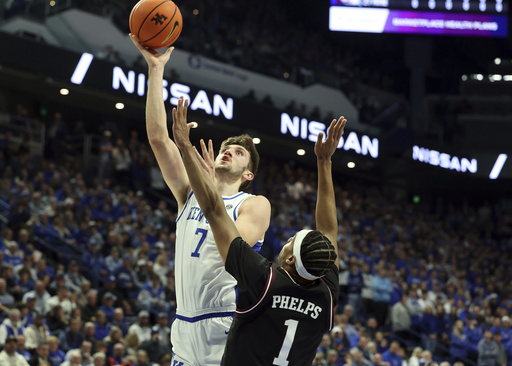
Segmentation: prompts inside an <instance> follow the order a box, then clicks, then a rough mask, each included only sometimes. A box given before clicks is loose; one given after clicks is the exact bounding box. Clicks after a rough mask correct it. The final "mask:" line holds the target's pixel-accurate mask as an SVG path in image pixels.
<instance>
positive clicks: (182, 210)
mask: <svg viewBox="0 0 512 366" xmlns="http://www.w3.org/2000/svg"><path fill="white" fill-rule="evenodd" d="M193 194H194V191H192V190H191V191H190V194H189V195H188V198H187V200H186V201H185V205H184V206H183V208H182V209H181V212H180V214H179V216H178V218H177V219H176V223H178V221H179V219H180V218H181V215H183V212H185V209H186V208H187V206H188V203H189V202H190V198H191V197H192V195H193Z"/></svg>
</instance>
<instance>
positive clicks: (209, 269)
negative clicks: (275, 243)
mask: <svg viewBox="0 0 512 366" xmlns="http://www.w3.org/2000/svg"><path fill="white" fill-rule="evenodd" d="M251 196H253V195H251V194H248V193H244V192H239V193H237V194H236V195H234V196H230V197H226V196H223V197H222V198H223V200H224V205H225V206H226V211H227V212H228V215H229V216H230V217H231V218H232V219H233V221H236V219H237V217H238V210H239V209H240V206H241V205H242V203H243V202H244V201H245V200H246V199H247V198H249V197H251ZM262 242H263V239H262V240H261V241H260V242H258V243H257V244H256V245H255V246H254V249H255V250H257V251H258V250H259V249H260V248H261V245H262ZM175 280H176V304H177V309H176V314H177V317H178V318H181V319H183V320H186V321H196V320H201V319H204V318H209V317H210V316H211V315H214V314H215V315H217V314H218V315H220V314H221V313H234V312H235V309H236V306H235V302H236V280H235V279H234V278H233V276H231V275H230V274H229V273H228V272H226V270H225V268H224V262H223V261H222V258H221V256H220V254H219V251H218V249H217V246H216V245H215V241H214V238H213V232H212V230H211V228H210V224H209V223H208V221H207V220H206V218H205V217H204V215H203V212H202V211H201V209H200V207H199V204H198V202H197V199H196V196H195V195H194V192H190V195H189V196H188V198H187V201H186V203H185V206H184V208H183V210H182V211H181V212H180V214H179V216H178V219H177V220H176V256H175Z"/></svg>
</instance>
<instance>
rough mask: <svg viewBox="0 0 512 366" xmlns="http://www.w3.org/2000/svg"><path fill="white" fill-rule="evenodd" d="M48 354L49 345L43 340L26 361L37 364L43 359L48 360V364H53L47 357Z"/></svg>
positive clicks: (31, 364)
mask: <svg viewBox="0 0 512 366" xmlns="http://www.w3.org/2000/svg"><path fill="white" fill-rule="evenodd" d="M49 354H50V346H49V345H48V343H46V342H43V343H41V344H39V345H38V346H37V350H36V353H35V354H34V355H33V356H32V358H31V359H30V361H28V363H29V365H30V366H38V365H40V364H41V362H43V361H45V362H48V363H49V364H50V366H55V365H54V364H53V361H52V360H51V359H50V358H49V357H48V355H49ZM57 366H58V365H57Z"/></svg>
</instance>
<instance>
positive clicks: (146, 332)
mask: <svg viewBox="0 0 512 366" xmlns="http://www.w3.org/2000/svg"><path fill="white" fill-rule="evenodd" d="M132 332H133V333H135V334H137V339H138V341H139V344H142V343H143V342H145V341H149V340H150V339H151V326H150V325H149V312H148V311H147V310H141V311H140V312H139V315H138V321H137V323H134V324H132V325H131V326H130V327H129V328H128V333H132Z"/></svg>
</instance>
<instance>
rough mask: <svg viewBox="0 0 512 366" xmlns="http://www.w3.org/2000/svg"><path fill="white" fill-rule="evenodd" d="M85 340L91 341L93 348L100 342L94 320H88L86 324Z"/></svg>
mask: <svg viewBox="0 0 512 366" xmlns="http://www.w3.org/2000/svg"><path fill="white" fill-rule="evenodd" d="M84 341H87V342H91V344H92V348H93V349H94V348H95V346H96V343H97V342H98V339H97V338H96V326H95V325H94V323H93V322H87V323H85V324H84Z"/></svg>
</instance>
